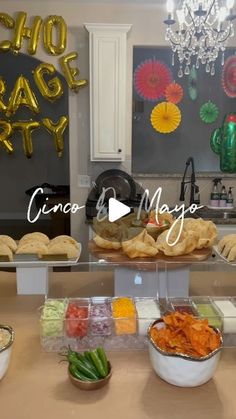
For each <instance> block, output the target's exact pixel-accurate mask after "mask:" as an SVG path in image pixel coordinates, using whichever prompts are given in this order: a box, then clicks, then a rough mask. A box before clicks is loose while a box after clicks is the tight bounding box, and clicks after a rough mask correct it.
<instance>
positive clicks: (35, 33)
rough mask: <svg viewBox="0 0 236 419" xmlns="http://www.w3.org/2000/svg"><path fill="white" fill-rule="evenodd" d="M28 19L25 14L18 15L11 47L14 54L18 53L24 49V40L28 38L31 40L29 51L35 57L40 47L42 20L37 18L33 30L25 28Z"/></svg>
mask: <svg viewBox="0 0 236 419" xmlns="http://www.w3.org/2000/svg"><path fill="white" fill-rule="evenodd" d="M26 18H27V14H26V13H25V12H19V13H18V15H17V18H16V23H15V32H14V38H13V40H12V46H11V47H12V50H13V52H15V53H18V52H19V50H20V49H21V47H22V41H23V38H26V39H28V40H29V43H28V48H27V51H28V53H29V54H30V55H34V54H35V53H36V50H37V47H38V42H39V35H40V29H41V26H42V18H41V17H40V16H35V17H34V21H33V24H32V26H31V28H28V27H26V26H25V22H26Z"/></svg>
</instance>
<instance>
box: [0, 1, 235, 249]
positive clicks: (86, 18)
mask: <svg viewBox="0 0 236 419" xmlns="http://www.w3.org/2000/svg"><path fill="white" fill-rule="evenodd" d="M117 3H118V2H117ZM143 3H144V4H145V1H144V2H143ZM0 6H1V11H2V12H7V13H9V14H14V13H15V12H16V11H19V10H22V11H26V12H27V13H28V15H29V16H34V15H36V14H39V15H41V16H42V17H46V16H48V15H49V14H57V15H62V16H63V17H64V19H65V20H66V22H67V25H68V27H69V35H68V40H69V42H68V48H67V52H69V51H72V50H74V49H75V50H77V51H79V67H80V70H81V77H83V78H84V77H88V72H89V62H88V34H87V32H86V30H85V29H84V26H83V25H84V23H98V22H99V23H129V24H132V29H131V32H130V33H129V35H128V53H127V59H128V65H127V117H126V155H127V158H126V162H125V163H124V164H123V165H122V168H124V169H125V170H128V171H129V170H130V156H131V128H132V125H131V124H132V106H131V104H132V48H133V45H165V41H164V25H163V18H164V10H165V8H164V5H159V6H157V5H147V4H146V5H143V6H142V5H139V4H137V5H135V4H130V5H125V4H119V3H118V4H102V3H101V4H93V3H90V2H89V3H87V4H85V3H81V4H80V3H79V1H71V0H67V1H61V0H60V1H50V0H41V1H37V2H36V1H32V0H31V1H30V0H24V1H21V0H17V1H16V0H15V1H11V0H8V1H7V2H6V1H5V0H0ZM5 33H6V34H7V31H6V32H5ZM3 35H4V31H3V33H2V27H1V38H2V36H3ZM37 55H38V57H39V58H40V59H43V60H44V61H45V62H52V63H54V65H55V66H57V63H58V59H57V58H55V57H50V56H48V55H47V54H46V53H45V52H44V51H43V50H42V48H40V50H39V51H38V54H37ZM3 57H4V56H3ZM1 59H2V57H1ZM112 166H113V167H114V165H111V164H106V163H102V164H96V166H95V167H94V165H93V164H91V163H89V99H88V88H85V89H84V90H82V91H81V92H80V93H79V94H78V95H75V94H73V93H72V92H70V176H71V200H72V201H73V202H79V203H80V204H83V203H84V202H85V200H86V197H87V194H88V190H87V189H81V188H78V185H77V183H78V182H77V177H78V174H90V175H92V176H94V175H96V174H97V173H98V172H99V171H103V170H106V169H107V168H110V167H112ZM138 180H139V181H141V182H142V184H143V185H144V187H149V188H150V189H151V190H152V191H153V190H154V189H155V188H156V186H163V200H164V201H166V202H167V203H169V204H170V205H174V204H175V203H176V201H178V195H179V184H180V180H179V179H170V180H168V179H165V178H153V179H147V178H144V179H138ZM210 183H211V182H210V180H209V179H201V180H200V181H199V182H198V184H199V186H200V187H201V190H202V193H201V196H202V200H203V202H204V203H207V202H208V196H209V192H210V186H211V185H210ZM227 184H228V185H232V186H235V187H236V181H233V179H232V180H230V181H228V182H227ZM72 233H73V234H74V235H75V236H76V237H78V238H79V239H80V240H83V241H84V243H85V242H86V238H87V230H86V229H85V227H84V214H83V213H82V212H81V213H79V214H78V213H77V214H76V215H75V216H73V219H72Z"/></svg>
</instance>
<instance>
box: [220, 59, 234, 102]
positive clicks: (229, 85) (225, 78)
mask: <svg viewBox="0 0 236 419" xmlns="http://www.w3.org/2000/svg"><path fill="white" fill-rule="evenodd" d="M222 86H223V89H224V91H225V93H226V95H227V96H228V97H231V98H233V97H236V56H235V55H232V56H231V57H229V58H228V59H227V60H226V62H225V65H224V68H223V71H222Z"/></svg>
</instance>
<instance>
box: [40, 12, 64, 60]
mask: <svg viewBox="0 0 236 419" xmlns="http://www.w3.org/2000/svg"><path fill="white" fill-rule="evenodd" d="M54 28H55V29H56V30H57V37H56V38H57V45H55V44H54V43H53V29H54ZM43 29H44V31H43V39H44V47H45V49H46V51H47V52H48V53H49V54H51V55H60V54H62V53H63V52H64V51H65V49H66V43H67V26H66V22H65V21H64V19H63V17H62V16H48V17H47V18H46V19H45V21H44V28H43Z"/></svg>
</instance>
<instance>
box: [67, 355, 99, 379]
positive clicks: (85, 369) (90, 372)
mask: <svg viewBox="0 0 236 419" xmlns="http://www.w3.org/2000/svg"><path fill="white" fill-rule="evenodd" d="M72 365H75V366H76V368H77V369H78V370H79V371H80V372H82V374H84V375H85V376H86V377H88V378H92V379H93V380H99V376H98V374H95V373H94V371H93V370H92V369H90V368H88V367H87V366H86V365H85V364H83V362H81V361H80V360H79V359H76V360H73V362H72Z"/></svg>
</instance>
